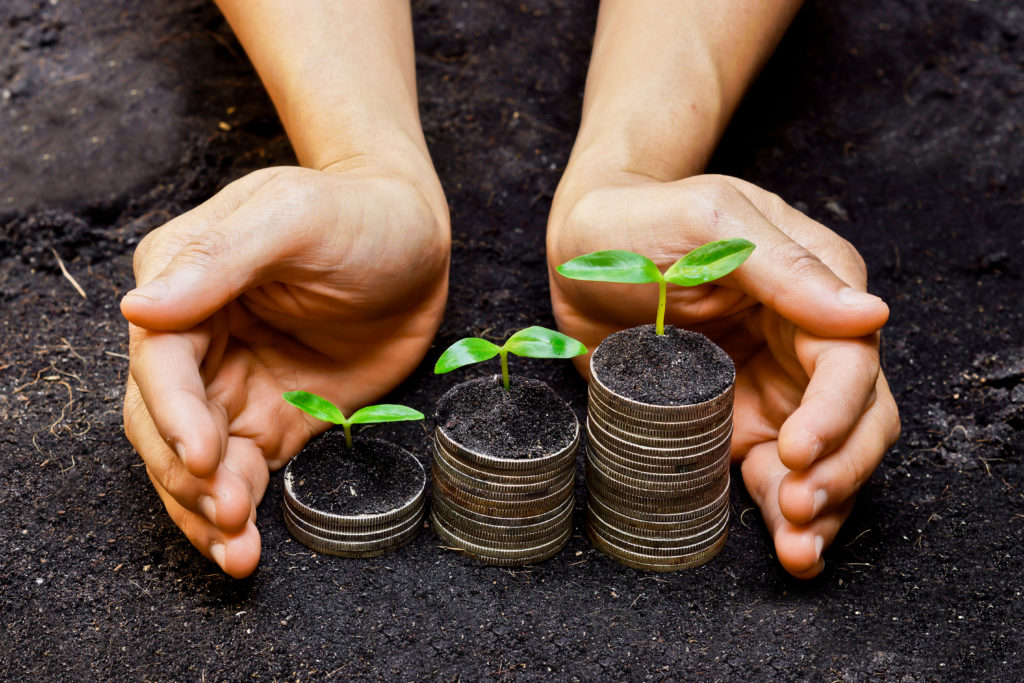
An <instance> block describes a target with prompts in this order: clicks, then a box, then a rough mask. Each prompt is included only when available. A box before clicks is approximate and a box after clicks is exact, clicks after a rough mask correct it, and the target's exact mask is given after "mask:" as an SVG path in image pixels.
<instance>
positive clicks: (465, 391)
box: [434, 375, 578, 459]
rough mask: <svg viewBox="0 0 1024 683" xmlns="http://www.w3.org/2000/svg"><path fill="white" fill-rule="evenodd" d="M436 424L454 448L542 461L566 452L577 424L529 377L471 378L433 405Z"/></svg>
mask: <svg viewBox="0 0 1024 683" xmlns="http://www.w3.org/2000/svg"><path fill="white" fill-rule="evenodd" d="M434 419H435V421H436V423H437V424H438V425H439V426H440V427H441V428H442V429H444V432H445V434H447V435H448V436H449V437H450V438H451V439H452V440H453V441H455V442H456V443H459V444H462V445H463V446H465V447H466V448H469V449H471V450H474V451H476V452H478V453H482V454H484V455H489V456H491V457H494V458H512V459H524V458H540V457H543V456H545V455H551V454H553V453H557V452H558V451H562V450H564V449H566V448H568V447H569V446H570V445H571V444H572V441H573V439H574V438H575V436H576V432H577V430H578V427H577V425H578V423H577V421H576V416H575V415H574V414H573V412H572V408H570V407H569V406H568V405H566V403H565V401H563V400H562V399H560V398H559V397H558V394H556V393H555V392H554V391H553V390H552V389H551V387H549V386H548V385H547V384H544V382H541V381H539V380H535V379H530V378H528V377H516V376H515V375H512V376H511V377H509V390H508V391H505V387H504V386H502V384H501V375H494V376H492V377H481V378H480V379H472V380H469V381H468V382H463V383H462V384H457V385H455V386H454V387H452V388H451V389H449V390H448V391H447V392H446V393H445V395H444V396H442V397H441V400H440V401H438V402H437V415H436V416H435V417H434Z"/></svg>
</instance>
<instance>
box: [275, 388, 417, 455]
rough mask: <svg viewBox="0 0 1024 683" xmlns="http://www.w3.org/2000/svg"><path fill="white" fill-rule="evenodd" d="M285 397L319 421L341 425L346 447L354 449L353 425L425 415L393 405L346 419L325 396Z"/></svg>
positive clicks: (302, 394)
mask: <svg viewBox="0 0 1024 683" xmlns="http://www.w3.org/2000/svg"><path fill="white" fill-rule="evenodd" d="M283 396H284V400H286V401H288V403H291V404H292V405H293V406H295V407H296V408H299V409H300V410H303V411H305V412H306V413H308V414H309V415H312V416H313V417H315V418H317V419H318V420H323V421H324V422H330V423H332V424H336V425H341V428H342V429H344V430H345V445H346V446H348V447H349V448H352V425H356V424H377V423H379V422H404V421H406V420H422V419H423V413H421V412H420V411H418V410H413V409H412V408H407V407H406V406H400V405H396V404H393V403H382V404H380V405H376V406H366V407H365V408H360V409H359V410H357V411H356V412H354V413H352V417H348V418H346V417H345V414H344V413H342V412H341V409H340V408H338V406H336V405H334V404H333V403H331V402H330V401H328V400H327V399H326V398H324V397H323V396H317V395H316V394H311V393H309V392H308V391H289V392H288V393H286V394H283Z"/></svg>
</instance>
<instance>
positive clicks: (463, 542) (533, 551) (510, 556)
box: [433, 519, 572, 563]
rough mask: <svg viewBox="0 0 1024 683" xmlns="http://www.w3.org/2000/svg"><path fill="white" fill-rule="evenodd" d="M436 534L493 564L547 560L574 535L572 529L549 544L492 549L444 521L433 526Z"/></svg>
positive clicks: (454, 545)
mask: <svg viewBox="0 0 1024 683" xmlns="http://www.w3.org/2000/svg"><path fill="white" fill-rule="evenodd" d="M433 528H434V532H435V533H436V534H437V536H438V537H439V538H440V539H441V540H442V541H444V542H445V543H447V544H448V545H449V546H452V547H453V548H455V549H457V550H459V551H460V552H462V553H463V554H464V555H467V556H469V557H474V558H476V559H481V560H484V561H485V562H492V561H493V560H499V561H505V562H516V561H518V562H522V563H527V562H538V561H540V560H543V559H547V558H549V557H551V556H552V555H554V554H555V553H557V552H558V551H559V550H561V549H562V548H563V547H564V546H565V544H566V543H567V542H568V541H569V537H570V535H571V534H572V527H569V528H567V529H566V531H565V533H563V534H562V535H561V536H559V537H558V538H555V539H554V540H552V541H549V542H547V543H544V544H541V545H537V546H533V547H527V548H492V547H488V546H483V545H480V544H477V543H473V542H471V541H469V540H467V539H465V538H463V537H461V536H459V535H458V534H456V533H454V532H453V530H452V529H451V528H449V527H446V526H445V525H444V522H443V521H440V522H439V520H436V519H435V523H434V524H433Z"/></svg>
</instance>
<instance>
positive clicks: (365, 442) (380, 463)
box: [284, 433, 427, 557]
mask: <svg viewBox="0 0 1024 683" xmlns="http://www.w3.org/2000/svg"><path fill="white" fill-rule="evenodd" d="M332 436H335V435H334V434H332V433H329V434H326V435H324V437H321V439H325V438H327V437H332ZM336 440H337V439H336ZM356 447H357V450H355V451H349V450H347V449H346V448H345V446H344V440H343V439H341V440H340V446H338V445H337V444H335V448H334V449H332V450H333V452H331V453H323V452H320V453H307V452H306V451H303V452H301V453H299V454H298V455H296V456H295V457H294V458H292V461H291V462H290V463H288V467H287V468H286V469H285V473H284V522H285V526H286V527H287V528H288V531H289V533H291V535H292V536H293V537H294V538H295V539H296V540H297V541H299V542H300V543H302V544H303V545H305V546H306V547H308V548H310V549H312V550H315V551H316V552H318V553H326V554H329V555H338V556H340V557H376V556H378V555H383V554H384V553H386V552H388V551H389V550H394V549H395V548H398V547H400V546H403V545H405V544H406V543H408V542H409V541H411V540H412V539H413V538H415V537H416V534H418V533H419V531H420V529H422V528H423V521H424V519H425V516H426V506H425V505H424V502H425V500H426V482H427V476H426V471H425V470H424V469H423V465H421V464H420V463H419V461H418V460H416V458H415V457H414V456H413V455H412V454H411V453H409V452H408V451H406V450H404V449H402V448H400V447H398V446H396V445H395V444H392V443H390V442H388V441H382V440H380V439H361V440H359V441H357V442H356ZM314 457H316V458H330V461H329V462H327V463H325V464H324V465H323V466H322V467H320V469H318V470H314V469H311V468H312V467H314V466H315V464H314V463H311V462H309V460H310V459H312V458H314ZM327 468H333V470H334V471H333V476H334V479H332V480H331V486H332V487H333V488H334V489H336V490H324V488H325V487H323V486H322V484H323V480H322V479H321V478H320V477H321V476H322V474H321V472H322V470H323V469H327ZM339 470H340V471H339ZM395 472H397V473H399V474H400V475H401V476H400V477H399V478H400V481H399V482H397V484H398V485H399V487H400V490H399V492H398V497H397V498H396V499H395V500H394V501H393V502H392V503H385V504H381V502H380V501H379V500H375V502H374V503H373V504H372V506H371V507H372V509H373V510H374V511H372V512H366V511H359V507H358V506H359V505H361V504H364V503H362V502H361V501H359V500H358V498H360V497H361V498H363V500H367V499H369V498H375V499H378V498H379V497H380V494H381V491H380V490H360V491H357V490H356V488H357V487H358V488H359V489H363V488H365V487H368V486H370V485H373V487H374V488H375V489H379V488H382V485H383V486H386V485H388V484H392V483H395V482H390V481H388V473H395ZM410 477H411V480H410V479H409V478H410ZM334 480H340V481H341V483H340V484H336V483H335V481H334ZM350 482H351V483H350ZM356 482H358V483H356Z"/></svg>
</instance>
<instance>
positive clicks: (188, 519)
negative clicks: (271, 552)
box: [150, 477, 260, 579]
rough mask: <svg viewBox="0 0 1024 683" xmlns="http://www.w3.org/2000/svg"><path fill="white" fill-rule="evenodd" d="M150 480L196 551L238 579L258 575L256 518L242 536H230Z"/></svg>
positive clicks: (246, 526)
mask: <svg viewBox="0 0 1024 683" xmlns="http://www.w3.org/2000/svg"><path fill="white" fill-rule="evenodd" d="M150 480H151V481H152V482H153V488H155V489H156V492H157V495H159V496H160V500H162V501H163V504H164V507H165V508H166V509H167V513H168V515H169V516H170V517H171V520H172V521H174V523H175V525H177V527H178V528H179V529H181V531H182V532H183V533H184V534H185V537H186V538H188V540H189V541H190V542H191V543H192V545H193V546H195V548H196V550H198V551H199V552H201V553H202V554H203V555H205V556H206V557H207V558H209V559H211V560H213V561H214V562H216V563H217V565H218V566H220V568H221V569H222V570H224V572H225V573H227V574H229V575H230V576H233V577H234V578H236V579H241V578H244V577H246V576H248V575H249V574H252V573H253V571H255V569H256V565H257V564H259V561H260V533H259V531H258V530H257V529H256V524H255V517H253V518H250V519H248V520H247V522H246V524H245V526H244V527H243V528H242V530H241V531H239V532H238V533H234V534H227V533H225V532H224V531H222V530H220V529H218V528H217V527H215V526H214V525H213V524H211V523H210V522H209V521H207V520H206V519H204V518H203V517H202V516H200V515H197V514H195V513H194V512H192V511H190V510H188V509H186V508H185V507H183V506H182V505H181V504H180V503H178V501H177V500H176V499H175V498H174V496H172V495H171V494H170V493H169V492H168V491H167V490H166V489H164V488H163V487H162V486H161V485H160V482H159V481H157V480H156V479H153V478H152V477H151V478H150Z"/></svg>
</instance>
